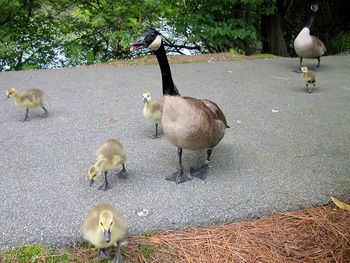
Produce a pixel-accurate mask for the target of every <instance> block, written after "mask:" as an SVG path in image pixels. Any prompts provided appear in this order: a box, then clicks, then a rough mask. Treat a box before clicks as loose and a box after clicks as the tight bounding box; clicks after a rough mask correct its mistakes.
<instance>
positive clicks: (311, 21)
mask: <svg viewBox="0 0 350 263" xmlns="http://www.w3.org/2000/svg"><path fill="white" fill-rule="evenodd" d="M314 20H315V16H314V15H311V17H310V20H309V23H307V25H306V26H305V27H307V28H308V29H310V27H311V25H312V23H313V22H314Z"/></svg>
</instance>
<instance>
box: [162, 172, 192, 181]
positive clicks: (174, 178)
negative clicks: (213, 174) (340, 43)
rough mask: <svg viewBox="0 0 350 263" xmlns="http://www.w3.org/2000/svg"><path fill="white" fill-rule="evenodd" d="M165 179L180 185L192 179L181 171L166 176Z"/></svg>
mask: <svg viewBox="0 0 350 263" xmlns="http://www.w3.org/2000/svg"><path fill="white" fill-rule="evenodd" d="M166 179H167V180H169V181H173V182H175V183H177V184H180V183H184V182H186V181H190V180H192V177H191V176H190V175H189V174H187V173H185V172H184V171H183V170H181V169H179V170H178V171H177V172H175V173H173V174H171V175H169V176H167V177H166Z"/></svg>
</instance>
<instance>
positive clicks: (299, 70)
mask: <svg viewBox="0 0 350 263" xmlns="http://www.w3.org/2000/svg"><path fill="white" fill-rule="evenodd" d="M299 59H300V63H299V68H298V69H297V70H294V72H296V73H302V71H301V63H302V62H303V58H302V57H300V58H299Z"/></svg>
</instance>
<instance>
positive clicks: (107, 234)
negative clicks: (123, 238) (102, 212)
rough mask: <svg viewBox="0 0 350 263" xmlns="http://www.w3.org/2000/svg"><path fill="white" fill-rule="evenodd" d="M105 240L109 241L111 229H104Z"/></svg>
mask: <svg viewBox="0 0 350 263" xmlns="http://www.w3.org/2000/svg"><path fill="white" fill-rule="evenodd" d="M104 234H105V240H106V242H107V243H109V241H111V231H110V230H109V229H105V232H104Z"/></svg>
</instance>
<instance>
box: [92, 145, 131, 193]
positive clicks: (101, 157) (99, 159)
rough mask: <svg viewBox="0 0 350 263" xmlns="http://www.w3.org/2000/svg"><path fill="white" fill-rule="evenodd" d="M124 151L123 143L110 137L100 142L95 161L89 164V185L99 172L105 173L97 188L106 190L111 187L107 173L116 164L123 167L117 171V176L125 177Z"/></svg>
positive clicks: (98, 175) (97, 176)
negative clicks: (103, 180)
mask: <svg viewBox="0 0 350 263" xmlns="http://www.w3.org/2000/svg"><path fill="white" fill-rule="evenodd" d="M125 160H126V153H125V150H124V148H123V145H122V144H121V143H120V142H119V141H117V140H114V139H110V140H107V141H105V142H104V143H102V144H101V146H100V147H99V148H98V150H97V152H96V163H95V164H94V165H92V166H90V168H89V170H88V175H89V178H90V186H92V185H93V183H94V182H95V181H96V180H97V178H99V177H100V175H101V173H102V172H103V171H104V173H105V182H104V184H102V185H101V186H100V187H99V188H98V189H99V190H103V191H106V190H107V189H109V188H111V187H110V186H109V185H108V181H107V173H108V171H110V170H112V169H113V168H114V167H116V166H118V165H120V164H121V165H122V166H123V169H122V170H121V171H120V172H119V173H118V176H119V178H122V179H126V178H127V174H126V170H125V166H124V164H125Z"/></svg>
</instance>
